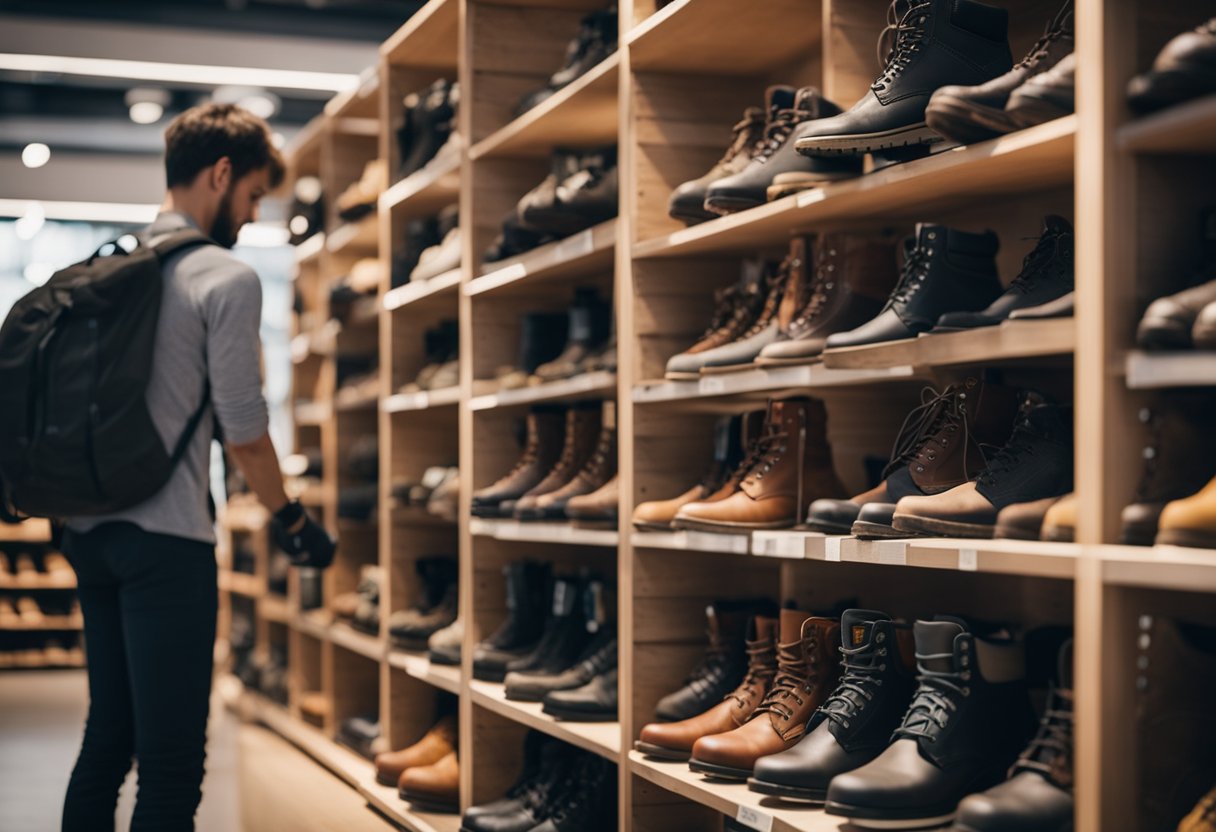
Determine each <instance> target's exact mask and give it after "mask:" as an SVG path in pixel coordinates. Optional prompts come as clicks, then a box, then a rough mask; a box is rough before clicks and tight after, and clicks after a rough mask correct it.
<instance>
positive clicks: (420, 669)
mask: <svg viewBox="0 0 1216 832" xmlns="http://www.w3.org/2000/svg"><path fill="white" fill-rule="evenodd" d="M388 663H389V665H390V666H392V667H395V668H397V669H398V670H404V671H405V672H406V673H408V674H409V675H410V676H413V677H414V678H415V679H421V680H422V681H423V682H426V683H427V684H428V685H434V686H435V687H437V688H441V689H442V690H446V691H448V692H449V693H455V694H457V695H459V693H460V668H459V667H449V666H447V665H442V664H435V663H433V662H432V661H431V660H430V659H429V658H427V655H426V654H425V653H415V652H413V651H410V650H393V649H390V650H389V653H388Z"/></svg>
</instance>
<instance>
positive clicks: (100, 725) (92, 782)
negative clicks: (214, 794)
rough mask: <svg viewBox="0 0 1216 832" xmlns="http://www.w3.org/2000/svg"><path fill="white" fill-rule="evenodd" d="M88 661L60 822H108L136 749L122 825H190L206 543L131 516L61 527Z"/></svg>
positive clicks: (197, 784) (207, 575)
mask: <svg viewBox="0 0 1216 832" xmlns="http://www.w3.org/2000/svg"><path fill="white" fill-rule="evenodd" d="M63 549H64V553H65V554H66V555H67V557H68V559H69V560H70V561H71V563H72V566H73V567H75V569H76V576H77V580H78V583H79V595H80V606H81V609H82V610H83V612H84V636H85V646H86V649H87V651H88V666H89V717H88V722H87V723H86V725H85V731H84V743H83V745H82V746H81V749H80V756H79V758H77V760H76V767H75V769H73V771H72V779H71V782H70V783H69V785H68V793H67V798H66V800H65V801H64V808H63V830H64V832H79V830H90V832H92V830H112V829H114V812H115V808H116V806H117V803H118V790H119V787H120V786H121V785H122V782H123V780H124V778H125V777H126V775H127V772H128V771H129V770H130V768H131V760H132V757H134V758H135V759H137V760H138V761H139V792H138V796H137V799H136V805H135V816H134V818H133V819H132V821H131V829H132V830H133V831H134V830H140V832H143V831H144V830H157V832H177V830H192V829H193V828H194V813H195V811H196V810H197V809H198V803H199V800H200V799H201V797H202V790H201V789H202V782H203V762H204V759H205V757H206V752H205V745H206V740H207V710H208V702H209V696H210V692H211V662H212V650H213V648H214V644H215V617H216V609H217V607H216V604H217V591H216V565H215V549H214V547H213V546H211V545H210V544H207V543H202V542H200V541H195V540H186V539H184V538H180V537H171V536H169V535H162V534H151V533H149V532H145V531H143V530H142V529H140V528H139V527H137V526H135V525H133V524H131V523H106V524H104V525H101V526H98V527H97V528H95V529H93V530H92V531H90V532H88V533H86V534H75V533H73V532H72V531H71V530H68V531H67V532H65V535H64V542H63Z"/></svg>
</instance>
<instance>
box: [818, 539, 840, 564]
mask: <svg viewBox="0 0 1216 832" xmlns="http://www.w3.org/2000/svg"><path fill="white" fill-rule="evenodd" d="M841 540H842V538H839V537H827V538H824V541H823V559H824V560H830V561H836V562H839V561H840V541H841Z"/></svg>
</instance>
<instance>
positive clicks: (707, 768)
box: [688, 758, 752, 783]
mask: <svg viewBox="0 0 1216 832" xmlns="http://www.w3.org/2000/svg"><path fill="white" fill-rule="evenodd" d="M688 768H689V769H691V770H692V771H695V772H697V773H698V774H704V775H706V776H707V777H716V778H718V779H719V780H737V781H739V782H741V783H742V782H746V781H747V780H748V779H750V778H751V776H752V770H751V769H750V768H735V767H734V766H720V765H718V764H717V763H707V762H704V761H703V760H698V759H696V758H690V759H689V761H688Z"/></svg>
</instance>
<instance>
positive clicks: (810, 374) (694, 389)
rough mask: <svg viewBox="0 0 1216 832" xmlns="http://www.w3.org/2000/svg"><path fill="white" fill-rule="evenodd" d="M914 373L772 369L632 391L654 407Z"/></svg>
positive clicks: (886, 369)
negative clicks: (658, 404)
mask: <svg viewBox="0 0 1216 832" xmlns="http://www.w3.org/2000/svg"><path fill="white" fill-rule="evenodd" d="M913 374H914V370H913V368H912V367H911V366H907V365H903V366H894V365H893V366H889V367H882V368H878V369H863V370H837V369H830V368H827V367H825V366H823V364H803V365H800V366H796V367H778V368H773V369H765V368H759V367H758V368H753V369H750V370H740V371H738V372H735V373H717V374H714V375H705V376H702V377H701V378H699V379H696V380H689V381H668V380H665V379H660V380H655V381H643V382H642V383H640V384H638V385H637V386H635V387H634V388H633V401H634V402H635V403H637V404H653V403H656V402H690V401H697V400H701V399H711V398H727V397H753V396H754V397H757V398H761V399H762V398H765V397H766V396H769V395H773V394H777V393H781V392H784V391H789V390H805V389H807V388H811V389H813V388H820V387H847V386H854V385H862V384H873V383H875V382H884V381H908V380H909V379H911V378H912V377H913Z"/></svg>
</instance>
